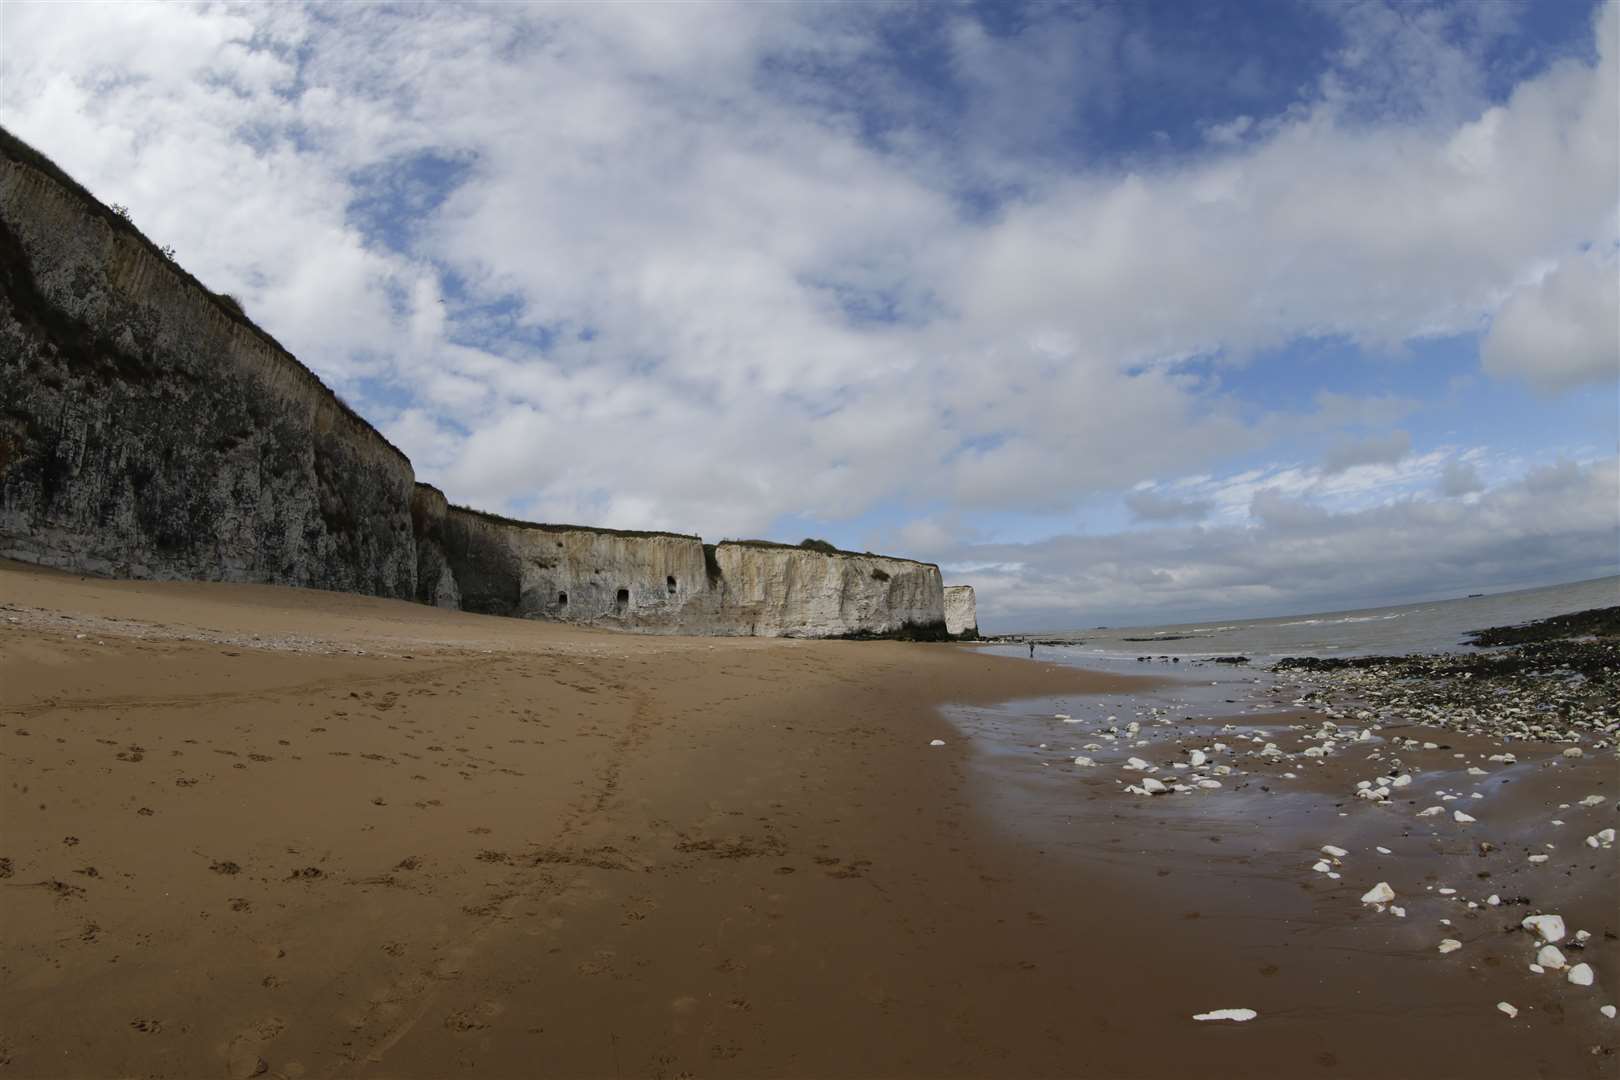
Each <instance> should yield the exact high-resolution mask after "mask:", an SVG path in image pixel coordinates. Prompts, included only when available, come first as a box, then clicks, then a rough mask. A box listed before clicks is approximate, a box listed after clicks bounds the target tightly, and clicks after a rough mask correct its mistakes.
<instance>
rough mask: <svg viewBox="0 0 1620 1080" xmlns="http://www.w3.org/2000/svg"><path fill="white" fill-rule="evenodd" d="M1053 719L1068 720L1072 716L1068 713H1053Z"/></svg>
mask: <svg viewBox="0 0 1620 1080" xmlns="http://www.w3.org/2000/svg"><path fill="white" fill-rule="evenodd" d="M1052 719H1054V720H1064V721H1067V720H1070V719H1072V718H1071V717H1070V716H1069V714H1068V713H1053V714H1052Z"/></svg>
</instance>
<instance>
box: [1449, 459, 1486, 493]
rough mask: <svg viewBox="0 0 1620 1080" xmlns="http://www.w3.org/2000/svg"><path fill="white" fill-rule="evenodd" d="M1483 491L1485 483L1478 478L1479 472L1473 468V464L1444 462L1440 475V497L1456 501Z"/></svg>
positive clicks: (1467, 462) (1468, 462)
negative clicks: (1444, 467) (1444, 466)
mask: <svg viewBox="0 0 1620 1080" xmlns="http://www.w3.org/2000/svg"><path fill="white" fill-rule="evenodd" d="M1484 490H1485V482H1484V481H1483V480H1481V479H1480V478H1479V470H1478V469H1476V468H1474V465H1473V462H1470V461H1448V462H1446V469H1445V472H1443V473H1442V474H1441V475H1440V493H1441V494H1442V495H1444V496H1446V497H1447V498H1449V499H1456V498H1461V497H1462V496H1464V495H1472V494H1474V493H1475V492H1479V491H1484Z"/></svg>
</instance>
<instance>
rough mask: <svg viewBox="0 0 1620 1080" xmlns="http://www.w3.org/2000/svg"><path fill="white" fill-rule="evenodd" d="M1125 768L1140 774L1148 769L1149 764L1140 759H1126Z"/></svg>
mask: <svg viewBox="0 0 1620 1080" xmlns="http://www.w3.org/2000/svg"><path fill="white" fill-rule="evenodd" d="M1124 767H1125V768H1127V769H1129V770H1131V771H1132V772H1139V771H1141V770H1142V769H1145V768H1147V767H1148V763H1147V762H1145V761H1143V760H1142V759H1141V758H1139V757H1133V758H1126V759H1125V765H1124Z"/></svg>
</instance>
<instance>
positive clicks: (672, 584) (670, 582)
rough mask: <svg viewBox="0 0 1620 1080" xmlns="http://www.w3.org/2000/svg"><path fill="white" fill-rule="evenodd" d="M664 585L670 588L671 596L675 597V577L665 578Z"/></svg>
mask: <svg viewBox="0 0 1620 1080" xmlns="http://www.w3.org/2000/svg"><path fill="white" fill-rule="evenodd" d="M664 584H665V585H668V586H669V595H671V596H674V595H675V579H674V577H667V578H665V579H664Z"/></svg>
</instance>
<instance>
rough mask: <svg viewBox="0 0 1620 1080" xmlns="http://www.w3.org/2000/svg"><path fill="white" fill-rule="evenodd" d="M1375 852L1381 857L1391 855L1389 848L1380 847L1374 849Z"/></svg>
mask: <svg viewBox="0 0 1620 1080" xmlns="http://www.w3.org/2000/svg"><path fill="white" fill-rule="evenodd" d="M1373 850H1374V851H1376V852H1378V854H1380V855H1388V854H1390V850H1389V848H1387V847H1382V846H1380V847H1376V848H1374V849H1373Z"/></svg>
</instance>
